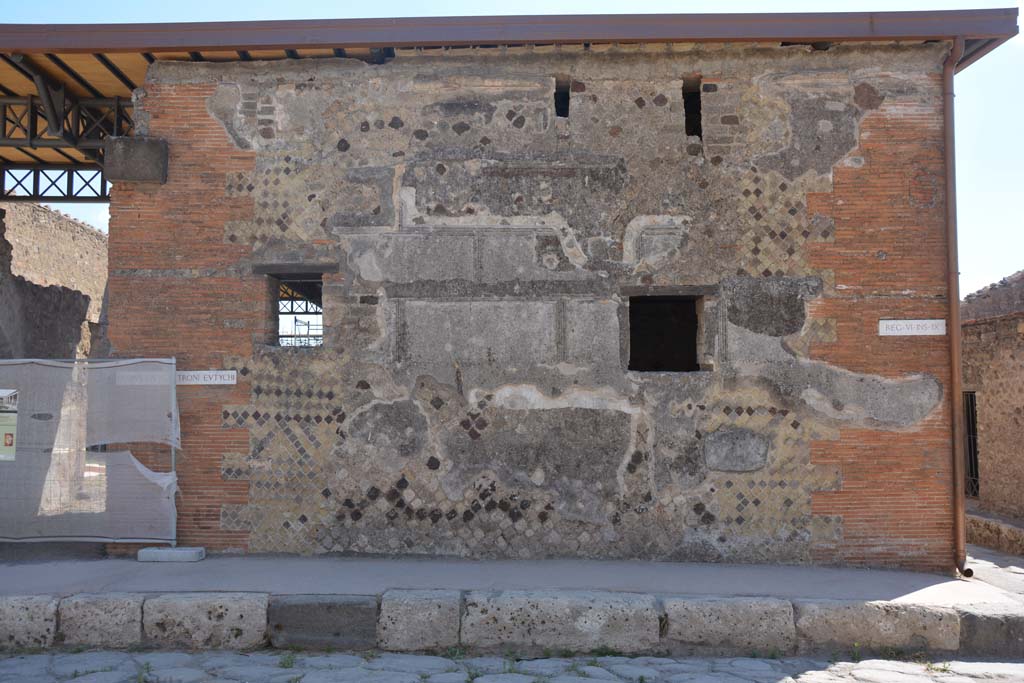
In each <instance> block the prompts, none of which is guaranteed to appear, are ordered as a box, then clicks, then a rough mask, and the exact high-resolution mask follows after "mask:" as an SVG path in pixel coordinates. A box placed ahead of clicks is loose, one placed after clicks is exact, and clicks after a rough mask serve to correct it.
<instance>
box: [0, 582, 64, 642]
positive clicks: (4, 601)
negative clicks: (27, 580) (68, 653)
mask: <svg viewBox="0 0 1024 683" xmlns="http://www.w3.org/2000/svg"><path fill="white" fill-rule="evenodd" d="M56 634H57V599H56V598H54V597H52V596H49V595H4V596H0V650H28V649H33V648H40V647H50V646H51V645H53V639H54V637H55V636H56Z"/></svg>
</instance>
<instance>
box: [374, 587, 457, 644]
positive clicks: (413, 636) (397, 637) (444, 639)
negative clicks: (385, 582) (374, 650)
mask: <svg viewBox="0 0 1024 683" xmlns="http://www.w3.org/2000/svg"><path fill="white" fill-rule="evenodd" d="M461 618H462V594H461V593H460V592H459V591H452V590H390V591H387V592H386V593H384V596H383V597H382V598H381V603H380V618H379V619H378V620H377V645H378V647H380V648H381V649H384V650H399V651H401V650H406V651H417V650H443V649H445V648H448V647H455V646H456V645H458V644H459V622H460V620H461Z"/></svg>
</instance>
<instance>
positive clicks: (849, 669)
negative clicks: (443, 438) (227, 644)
mask: <svg viewBox="0 0 1024 683" xmlns="http://www.w3.org/2000/svg"><path fill="white" fill-rule="evenodd" d="M58 681H59V682H64V681H75V683H202V682H205V681H209V682H211V683H213V682H216V681H223V682H224V683H230V682H237V683H349V682H352V683H364V682H365V683H420V682H421V681H427V682H428V683H468V682H469V681H474V682H475V683H583V682H585V681H590V682H597V681H623V682H630V683H638V682H644V683H656V682H657V683H662V682H664V683H705V682H706V683H746V682H754V683H789V682H792V681H798V682H801V683H847V682H849V683H929V682H933V683H939V682H942V683H968V682H969V681H986V682H997V681H999V682H1003V681H1005V682H1006V683H1010V682H1020V681H1024V663H994V662H976V661H971V662H964V661H951V662H944V661H935V662H903V661H889V660H877V659H872V660H864V661H860V662H849V661H840V662H832V663H830V662H826V661H821V660H813V659H799V658H788V659H753V658H740V659H736V658H731V659H726V658H721V659H711V658H661V657H613V656H608V657H598V656H587V657H574V658H551V659H534V660H517V659H514V658H504V657H475V658H459V657H452V658H445V657H430V656H417V655H400V654H388V653H381V654H376V653H371V654H365V653H364V654H360V655H350V654H299V653H293V652H280V651H264V652H257V653H250V654H239V653H231V652H208V653H202V654H190V653H186V652H149V653H138V652H135V653H127V652H82V653H68V654H54V655H50V654H32V655H22V656H14V657H8V658H4V659H0V683H56V682H58Z"/></svg>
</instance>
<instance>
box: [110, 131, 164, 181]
mask: <svg viewBox="0 0 1024 683" xmlns="http://www.w3.org/2000/svg"><path fill="white" fill-rule="evenodd" d="M167 158H168V152H167V141H166V140H161V139H159V138H146V137H117V138H107V140H106V143H105V144H104V157H103V159H104V163H103V172H104V174H105V175H106V177H107V180H113V181H119V182H138V183H165V182H167Z"/></svg>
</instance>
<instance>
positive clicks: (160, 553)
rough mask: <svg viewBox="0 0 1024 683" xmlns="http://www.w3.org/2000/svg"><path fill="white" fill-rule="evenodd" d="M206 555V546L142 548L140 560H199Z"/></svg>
mask: <svg viewBox="0 0 1024 683" xmlns="http://www.w3.org/2000/svg"><path fill="white" fill-rule="evenodd" d="M204 557H206V548H142V549H140V550H139V552H138V554H137V555H136V558H137V559H138V561H139V562H198V561H199V560H201V559H203V558H204Z"/></svg>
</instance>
